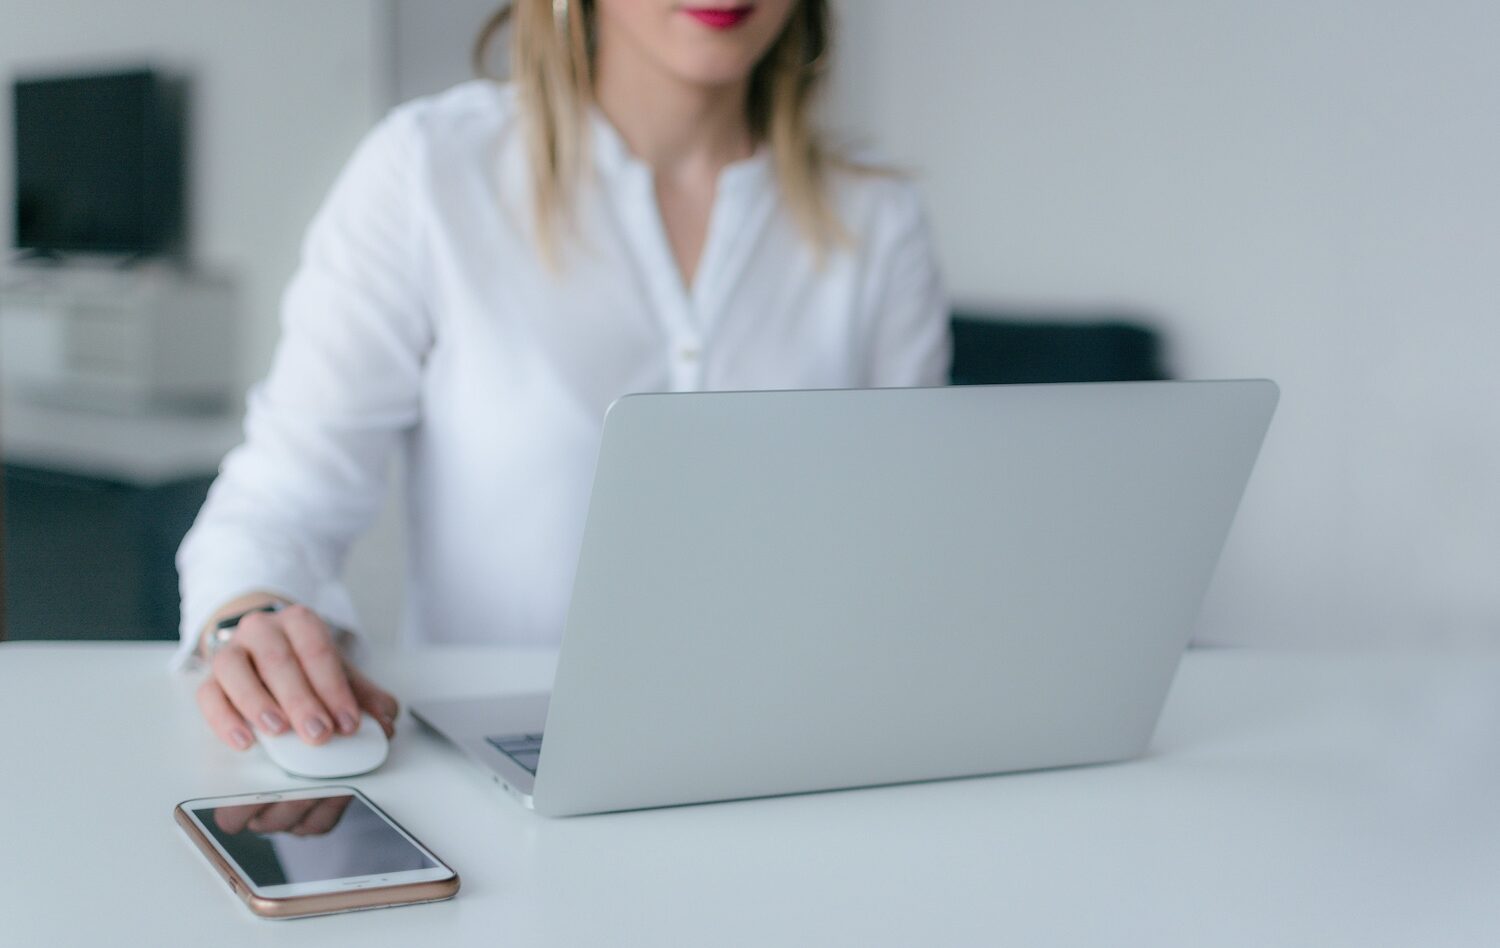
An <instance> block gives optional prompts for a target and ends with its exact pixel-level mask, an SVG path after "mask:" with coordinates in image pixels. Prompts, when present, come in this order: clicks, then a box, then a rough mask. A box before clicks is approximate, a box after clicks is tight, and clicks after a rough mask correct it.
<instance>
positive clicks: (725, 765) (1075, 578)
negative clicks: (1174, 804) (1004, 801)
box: [412, 381, 1277, 815]
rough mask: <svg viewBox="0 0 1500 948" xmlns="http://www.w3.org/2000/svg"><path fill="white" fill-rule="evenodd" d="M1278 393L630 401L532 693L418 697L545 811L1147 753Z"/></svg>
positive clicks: (1145, 389)
mask: <svg viewBox="0 0 1500 948" xmlns="http://www.w3.org/2000/svg"><path fill="white" fill-rule="evenodd" d="M1276 400H1277V389H1276V386H1275V385H1274V384H1272V383H1271V382H1267V381H1234V382H1145V383H1125V384H1088V385H1037V386H1032V385H1024V386H1023V385H1015V386H972V387H958V388H933V389H879V390H866V391H805V392H753V393H702V394H697V393H695V394H669V395H631V396H627V397H625V398H622V399H620V400H619V401H618V402H616V403H615V404H614V406H613V407H612V408H611V409H610V411H609V414H608V416H607V418H606V419H605V425H604V436H603V442H602V445H601V449H600V455H599V462H598V468H597V470H596V472H595V477H594V487H593V496H592V501H591V505H590V508H589V513H588V523H587V526H586V528H585V532H584V538H583V546H582V550H581V553H580V557H579V563H578V573H577V578H576V580H575V583H574V588H573V599H572V605H571V609H570V611H569V615H568V620H567V627H566V630H565V633H564V636H563V642H562V650H561V653H560V655H559V658H558V667H557V676H556V679H555V681H554V684H553V689H552V692H551V695H550V698H549V696H548V695H520V696H509V697H499V698H493V699H480V700H466V701H436V700H435V701H429V702H419V703H417V704H415V705H414V706H413V708H412V710H413V712H414V713H415V714H416V716H417V717H418V718H419V719H421V720H422V721H424V722H426V723H427V724H429V725H430V726H432V727H433V728H435V729H437V730H438V731H440V732H441V733H442V734H444V735H446V736H447V737H448V738H449V739H451V740H452V741H454V742H455V743H456V744H458V745H459V746H460V747H461V748H463V749H464V750H465V751H466V752H467V753H468V754H469V755H470V756H472V757H473V758H474V759H475V760H477V761H479V762H480V763H481V764H483V765H484V766H486V767H487V768H489V769H490V770H491V771H493V773H494V776H495V779H496V780H497V781H498V782H499V783H500V784H501V785H502V786H504V787H505V789H506V790H508V791H510V792H511V793H512V794H514V795H515V796H517V797H518V798H519V799H520V800H521V801H522V802H523V803H525V804H527V805H528V806H531V807H534V808H535V809H536V810H537V811H538V812H541V813H545V814H550V815H564V814H578V813H594V812H602V811H608V810H626V809H635V808H642V807H657V806H669V805H673V804H683V803H699V802H705V801H710V800H727V799H736V798H744V797H758V796H769V795H775V794H787V793H803V792H808V791H816V790H833V789H839V788H847V787H861V786H870V785H877V784H891V783H902V782H908V781H920V780H934V779H939V778H947V777H963V776H973V775H979V774H994V773H1001V772H1005V771H1017V770H1031V769H1037V768H1044V767H1058V766H1063V765H1073V764H1087V763H1096V762H1104V761H1115V760H1122V759H1125V758H1130V757H1133V756H1137V755H1139V754H1141V753H1142V752H1143V751H1144V750H1145V749H1146V746H1147V743H1148V742H1149V741H1150V738H1151V733H1152V731H1153V729H1154V728H1155V725H1156V719H1157V716H1158V714H1159V713H1160V710H1161V707H1162V704H1163V702H1164V701H1165V699H1166V695H1167V689H1168V687H1169V686H1170V684H1171V681H1172V677H1173V674H1174V673H1175V671H1176V668H1177V664H1178V660H1179V658H1180V656H1181V653H1182V650H1183V648H1184V646H1185V645H1186V644H1187V641H1188V638H1189V636H1190V634H1191V631H1192V628H1193V623H1194V620H1195V616H1196V615H1197V612H1198V609H1199V604H1200V602H1201V600H1202V598H1203V594H1204V591H1205V589H1206V588H1207V586H1208V582H1209V578H1210V576H1211V574H1212V573H1213V569H1214V564H1215V562H1216V560H1217V559H1218V556H1219V551H1220V549H1221V547H1222V546H1223V544H1224V538H1225V535H1226V533H1227V532H1228V530H1229V525H1230V522H1231V520H1232V519H1233V516H1234V511H1235V508H1236V506H1237V505H1238V504H1239V500H1240V495H1241V493H1242V492H1243V490H1244V487H1245V482H1246V479H1247V478H1248V477H1249V474H1250V470H1251V467H1252V466H1253V464H1254V461H1255V457H1256V454H1257V452H1258V451H1259V449H1260V444H1261V440H1262V438H1263V437H1264V435H1265V432H1266V428H1267V425H1268V424H1269V423H1270V419H1271V414H1272V412H1273V410H1274V408H1275V404H1276ZM544 736H545V739H544Z"/></svg>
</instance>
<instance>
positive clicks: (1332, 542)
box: [835, 0, 1500, 642]
mask: <svg viewBox="0 0 1500 948" xmlns="http://www.w3.org/2000/svg"><path fill="white" fill-rule="evenodd" d="M842 6H843V12H844V14H845V16H844V24H843V25H844V27H845V33H844V35H843V37H842V39H843V49H842V55H843V62H842V64H841V66H840V67H839V70H838V73H837V80H838V96H837V101H836V105H837V108H836V109H835V112H836V114H838V115H839V116H840V119H841V124H844V125H846V126H854V127H862V128H864V129H865V130H867V132H868V133H869V136H868V137H870V138H872V139H873V140H874V141H875V142H876V143H878V144H879V145H880V146H881V147H882V148H883V149H884V150H885V151H886V152H887V153H889V154H890V155H892V156H893V157H894V158H895V159H896V160H898V161H899V162H902V163H906V164H909V165H911V166H913V167H915V168H916V169H918V171H919V172H920V174H921V176H922V179H923V181H924V182H925V185H926V190H927V194H928V197H929V201H930V209H931V213H932V217H933V220H934V223H935V227H936V231H937V235H938V238H939V240H940V243H941V249H942V254H943V258H944V261H945V263H946V266H947V271H948V275H949V278H950V280H951V284H952V287H953V289H954V291H955V294H956V295H957V296H958V297H959V298H960V299H963V300H969V301H989V302H1017V301H1020V302H1037V301H1041V302H1055V303H1064V304H1071V303H1079V304H1088V303H1095V302H1103V303H1121V304H1126V305H1131V306H1135V307H1139V308H1141V309H1143V310H1145V311H1148V312H1151V313H1155V314H1158V315H1159V317H1160V322H1161V325H1162V326H1163V327H1164V328H1165V329H1166V330H1167V331H1168V333H1169V334H1170V337H1171V347H1172V353H1171V358H1172V362H1173V364H1174V367H1175V369H1176V370H1177V372H1178V373H1179V374H1180V375H1183V376H1188V377H1199V378H1202V377H1233V376H1269V377H1271V378H1273V379H1275V380H1277V381H1278V382H1279V383H1280V384H1281V386H1282V390H1283V400H1282V405H1281V409H1280V414H1279V417H1278V418H1277V419H1276V421H1275V423H1274V425H1273V430H1272V435H1271V437H1270V440H1269V442H1268V444H1267V446H1266V451H1265V454H1264V456H1263V458H1262V462H1261V466H1260V468H1259V470H1258V471H1257V473H1256V475H1255V478H1254V480H1253V482H1252V486H1251V489H1250V492H1249V495H1248V497H1247V499H1246V502H1245V505H1244V507H1243V508H1242V510H1241V515H1240V519H1239V522H1238V523H1237V525H1236V527H1235V532H1234V535H1233V538H1232V541H1231V545H1230V548H1229V550H1228V551H1227V552H1226V555H1225V559H1224V561H1223V563H1222V565H1221V571H1220V575H1219V578H1218V581H1217V583H1216V587H1215V589H1214V590H1213V591H1212V593H1211V595H1210V599H1209V602H1208V604H1207V607H1206V612H1205V616H1204V622H1203V627H1202V637H1203V638H1204V639H1206V640H1212V641H1227V642H1290V641H1297V642H1307V641H1358V642H1369V641H1379V640H1397V639H1400V640H1450V641H1451V640H1467V639H1476V638H1485V639H1488V640H1494V641H1500V372H1497V370H1496V368H1495V365H1494V362H1495V357H1496V353H1497V352H1500V56H1497V55H1496V54H1495V49H1496V47H1495V37H1497V36H1500V4H1495V3H1493V2H1483V0H1467V2H1465V0H1436V2H1433V3H1425V4H1412V3H1407V2H1405V0H1311V2H1308V0H1295V2H1294V0H1257V2H1253V3H1251V2H1243V0H1209V2H1203V0H1140V2H1136V3H1131V4H1109V3H1098V2H1093V0H1056V2H1051V3H1018V2H1003V3H1002V2H994V0H948V2H945V3H943V4H926V3H921V4H919V3H911V2H906V0H858V2H846V3H844V4H843V5H842Z"/></svg>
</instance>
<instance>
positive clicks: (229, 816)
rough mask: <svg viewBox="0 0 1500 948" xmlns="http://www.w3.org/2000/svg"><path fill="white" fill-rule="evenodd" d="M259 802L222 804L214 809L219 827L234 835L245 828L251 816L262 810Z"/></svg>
mask: <svg viewBox="0 0 1500 948" xmlns="http://www.w3.org/2000/svg"><path fill="white" fill-rule="evenodd" d="M261 808H262V806H261V804H259V803H242V804H240V805H239V806H221V807H219V808H218V809H217V810H214V822H215V823H217V824H219V829H221V830H223V831H224V832H226V833H228V834H229V835H231V836H233V835H234V834H235V833H238V832H239V831H240V830H243V829H244V828H245V824H246V823H249V822H250V819H251V817H253V816H255V814H257V813H259V812H260V811H261Z"/></svg>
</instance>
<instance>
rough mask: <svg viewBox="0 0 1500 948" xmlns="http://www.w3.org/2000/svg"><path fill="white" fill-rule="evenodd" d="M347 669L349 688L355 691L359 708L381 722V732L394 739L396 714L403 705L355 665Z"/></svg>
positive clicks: (347, 666)
mask: <svg viewBox="0 0 1500 948" xmlns="http://www.w3.org/2000/svg"><path fill="white" fill-rule="evenodd" d="M345 669H346V670H347V671H348V673H349V687H350V688H351V689H353V691H354V697H355V699H356V700H357V701H359V706H360V707H361V708H363V709H364V710H366V711H368V712H370V715H371V717H373V718H374V719H375V720H376V721H379V722H380V727H381V730H383V731H385V736H386V737H394V736H395V734H396V714H397V713H398V712H399V711H400V710H401V705H400V704H399V703H398V702H397V701H396V698H395V696H394V695H392V694H391V693H390V692H389V691H386V690H385V689H384V688H381V687H380V686H379V685H377V684H375V683H374V682H372V681H371V680H370V679H368V678H366V677H365V675H364V672H362V671H360V670H359V669H357V668H355V667H354V666H353V665H345Z"/></svg>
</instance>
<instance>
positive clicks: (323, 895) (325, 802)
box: [172, 786, 458, 918]
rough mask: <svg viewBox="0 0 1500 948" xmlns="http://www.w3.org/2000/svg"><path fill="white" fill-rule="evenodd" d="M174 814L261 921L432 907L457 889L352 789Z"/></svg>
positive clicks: (454, 876) (249, 797) (224, 802)
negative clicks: (413, 905)
mask: <svg viewBox="0 0 1500 948" xmlns="http://www.w3.org/2000/svg"><path fill="white" fill-rule="evenodd" d="M172 815H173V817H174V818H176V820H177V822H178V824H179V825H180V826H181V827H182V828H183V829H184V830H186V831H187V834H188V836H189V837H191V838H192V840H193V842H195V843H197V844H198V848H199V849H200V850H202V851H203V855H205V856H207V857H208V861H209V862H210V863H212V864H213V866H214V868H215V869H217V870H219V874H220V875H221V876H223V877H224V879H225V881H227V882H228V883H229V885H230V887H231V888H233V889H234V891H235V893H236V894H237V895H239V897H240V898H242V899H244V900H245V904H246V905H249V906H250V911H252V912H254V913H255V914H256V915H260V916H263V917H265V918H302V917H304V916H307V915H330V914H333V913H335V912H353V911H357V910H359V909H370V908H383V907H385V906H387V905H406V904H408V903H412V902H438V901H441V900H443V899H451V898H452V897H453V896H454V894H455V893H456V892H458V873H456V872H454V871H453V870H452V869H450V868H448V867H447V866H446V865H444V864H443V862H442V860H440V859H438V858H437V857H436V856H434V855H433V854H432V852H431V851H430V850H428V849H427V847H426V846H423V845H422V844H421V843H419V842H417V840H416V838H415V837H413V836H412V835H411V834H410V833H408V832H407V831H406V830H404V829H402V828H401V825H400V824H398V823H397V822H396V821H395V820H393V819H391V818H390V817H389V816H386V815H385V813H383V812H381V810H380V808H379V807H377V806H376V805H375V804H373V803H371V802H370V800H369V798H368V797H366V796H365V795H364V794H362V793H360V792H359V791H358V790H356V789H354V788H353V787H338V786H335V787H308V788H304V789H300V790H281V791H277V792H273V793H247V794H243V795H241V796H233V797H211V798H206V799H201V800H186V801H184V802H182V803H179V804H177V808H176V809H175V810H174V811H173V813H172Z"/></svg>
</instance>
